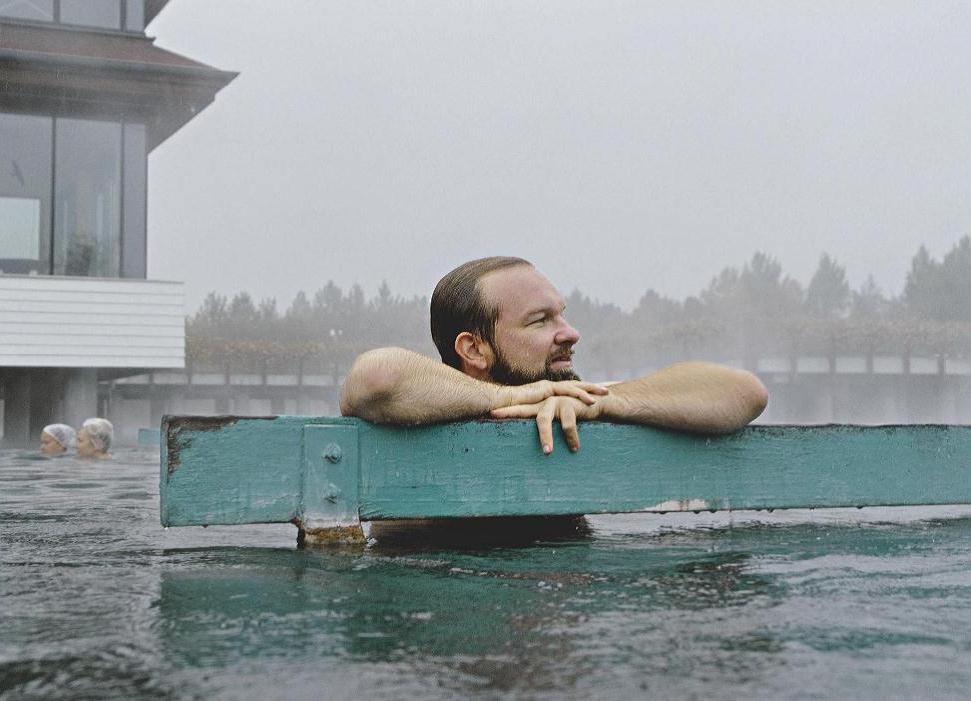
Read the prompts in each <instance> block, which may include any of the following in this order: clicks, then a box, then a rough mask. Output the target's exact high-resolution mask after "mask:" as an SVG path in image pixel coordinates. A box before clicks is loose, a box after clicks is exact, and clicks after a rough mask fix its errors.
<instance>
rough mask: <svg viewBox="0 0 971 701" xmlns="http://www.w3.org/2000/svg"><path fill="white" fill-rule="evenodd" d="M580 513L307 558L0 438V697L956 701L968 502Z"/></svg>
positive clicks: (119, 461)
mask: <svg viewBox="0 0 971 701" xmlns="http://www.w3.org/2000/svg"><path fill="white" fill-rule="evenodd" d="M591 522H592V525H593V533H592V534H591V535H589V536H586V537H575V538H573V539H570V540H564V541H546V542H542V541H541V542H536V543H533V544H531V545H528V546H525V547H515V548H512V547H505V548H502V547H493V548H489V547H485V546H477V547H475V548H469V549H464V550H462V549H457V548H455V547H449V548H429V547H418V546H416V547H412V548H409V547H402V546H396V547H395V548H394V549H389V548H386V547H384V548H383V547H381V546H380V545H376V546H372V547H370V548H368V549H367V550H364V551H358V552H353V551H351V552H344V553H338V552H321V551H312V550H299V549H297V547H296V542H295V541H296V539H295V536H296V529H295V528H293V527H292V526H290V525H279V526H245V527H232V528H231V527H222V528H217V527H211V528H208V529H202V528H184V529H167V530H166V529H163V528H162V527H161V526H160V525H159V523H158V454H157V452H152V451H124V450H123V451H119V453H118V454H117V455H116V459H115V460H112V461H106V462H83V461H77V460H75V459H73V458H55V459H42V458H40V457H38V456H36V455H32V454H26V453H19V452H13V451H0V597H2V599H0V601H2V604H0V698H2V699H33V698H36V699H78V698H92V699H95V698H99V699H100V698H163V699H167V698H172V699H196V698H198V699H202V698H205V699H235V698H258V699H261V700H264V699H303V698H307V699H310V698H335V697H337V696H338V695H339V694H340V695H348V694H355V695H359V696H361V697H362V698H372V699H382V698H399V697H402V696H412V697H419V698H467V697H481V698H496V697H502V698H528V699H534V698H535V699H547V698H549V699H554V698H556V699H559V698H577V699H581V698H590V697H597V698H601V699H625V698H639V697H655V696H656V697H661V698H706V699H722V698H724V699H728V698H731V699H744V698H757V699H762V698H764V699H817V698H846V697H851V698H856V699H881V700H882V699H887V698H919V699H959V698H960V699H964V698H967V697H968V695H969V694H968V689H969V688H971V632H969V631H971V508H969V507H934V508H930V507H927V508H919V509H862V510H855V509H852V510H830V511H819V512H809V511H793V512H779V511H776V512H774V513H772V514H768V513H736V514H715V515H711V514H705V515H701V516H695V515H694V514H671V515H665V516H651V515H626V516H611V517H598V518H594V519H591Z"/></svg>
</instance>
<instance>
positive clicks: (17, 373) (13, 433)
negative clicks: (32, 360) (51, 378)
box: [3, 370, 40, 448]
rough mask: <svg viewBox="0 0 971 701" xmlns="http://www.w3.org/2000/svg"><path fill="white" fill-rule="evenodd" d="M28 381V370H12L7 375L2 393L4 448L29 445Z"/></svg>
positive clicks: (29, 374) (29, 376) (29, 378)
mask: <svg viewBox="0 0 971 701" xmlns="http://www.w3.org/2000/svg"><path fill="white" fill-rule="evenodd" d="M30 380H31V373H30V371H29V370H14V371H12V372H11V373H10V374H8V375H7V381H6V383H5V384H4V391H3V447H4V448H26V447H27V446H28V445H30V443H31V435H30ZM39 439H40V438H39V437H38V440H39Z"/></svg>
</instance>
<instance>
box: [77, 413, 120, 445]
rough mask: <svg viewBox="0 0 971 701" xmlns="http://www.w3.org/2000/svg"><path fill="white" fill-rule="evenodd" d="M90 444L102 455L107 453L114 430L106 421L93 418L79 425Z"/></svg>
mask: <svg viewBox="0 0 971 701" xmlns="http://www.w3.org/2000/svg"><path fill="white" fill-rule="evenodd" d="M81 428H83V429H84V430H85V431H86V432H87V434H88V436H89V437H90V438H91V442H92V443H94V445H95V447H97V448H98V450H100V451H101V452H103V453H107V452H108V450H109V449H110V448H111V441H112V439H113V438H114V437H115V428H114V426H112V425H111V422H110V421H108V419H101V418H93V419H87V420H86V421H85V422H84V423H83V424H81Z"/></svg>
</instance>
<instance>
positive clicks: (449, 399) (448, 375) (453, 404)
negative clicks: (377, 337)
mask: <svg viewBox="0 0 971 701" xmlns="http://www.w3.org/2000/svg"><path fill="white" fill-rule="evenodd" d="M607 393H608V392H607V390H605V389H603V388H602V387H599V386H597V385H594V384H592V383H589V382H575V381H566V382H551V381H549V380H540V381H538V382H532V383H529V384H526V385H519V386H507V385H497V384H493V383H491V382H482V381H481V380H477V379H475V378H473V377H470V376H468V375H466V374H465V373H462V372H460V371H458V370H456V369H455V368H452V367H450V366H448V365H445V364H444V363H441V362H439V361H436V360H432V359H431V358H429V357H427V356H424V355H421V354H420V353H415V352H414V351H410V350H407V349H405V348H378V349H375V350H371V351H368V352H366V353H363V354H362V355H360V356H359V357H358V358H357V360H356V361H355V362H354V365H353V366H351V370H350V372H349V373H348V374H347V379H346V380H345V382H344V388H343V390H342V392H341V414H343V415H344V416H357V417H360V418H362V419H366V420H368V421H372V422H374V423H390V424H401V425H417V424H430V423H439V422H443V421H461V420H463V419H472V418H477V417H481V416H485V415H487V414H488V413H489V411H490V410H491V409H496V408H499V407H504V406H510V405H514V404H532V403H534V402H540V401H542V400H544V399H546V398H547V397H551V396H553V395H558V396H567V397H573V398H575V399H578V400H580V401H581V402H583V403H585V404H587V405H591V404H593V403H595V402H596V401H597V399H598V398H600V397H602V396H603V395H606V394H607Z"/></svg>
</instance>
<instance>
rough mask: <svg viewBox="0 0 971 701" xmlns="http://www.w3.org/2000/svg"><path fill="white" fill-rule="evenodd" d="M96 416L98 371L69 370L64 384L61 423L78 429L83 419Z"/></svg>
mask: <svg viewBox="0 0 971 701" xmlns="http://www.w3.org/2000/svg"><path fill="white" fill-rule="evenodd" d="M97 415H98V370H97V369H96V368H71V369H70V370H68V371H67V380H66V381H65V383H64V417H63V419H62V421H63V422H64V423H66V424H68V425H70V426H74V427H75V428H79V427H80V426H81V424H82V423H84V420H85V419H89V418H91V417H92V416H97Z"/></svg>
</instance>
